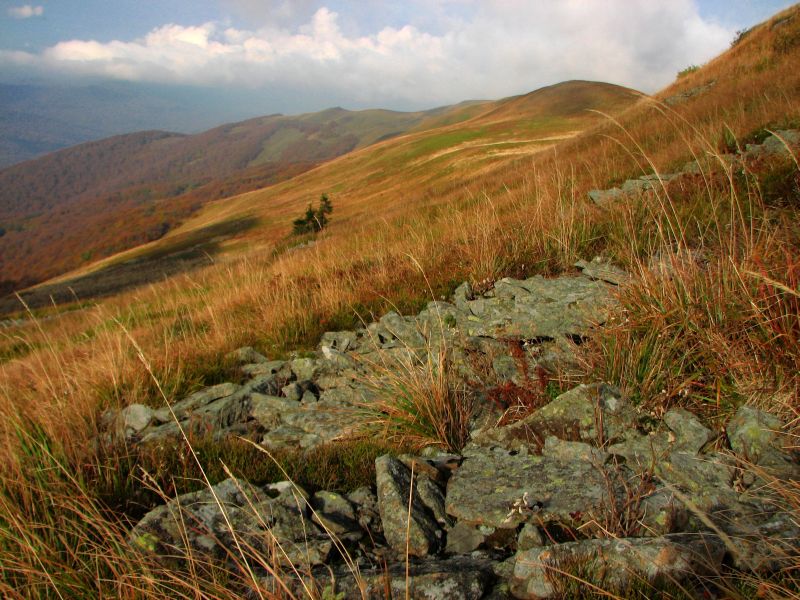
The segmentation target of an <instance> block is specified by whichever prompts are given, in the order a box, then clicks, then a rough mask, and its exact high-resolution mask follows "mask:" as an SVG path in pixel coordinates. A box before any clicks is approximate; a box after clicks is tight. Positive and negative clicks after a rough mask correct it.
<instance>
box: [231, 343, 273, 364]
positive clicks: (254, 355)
mask: <svg viewBox="0 0 800 600" xmlns="http://www.w3.org/2000/svg"><path fill="white" fill-rule="evenodd" d="M225 358H227V359H228V360H232V361H234V362H236V363H237V364H239V365H246V364H258V363H266V362H269V359H267V357H266V356H264V355H263V354H261V353H259V352H257V351H256V350H255V348H251V347H250V346H245V347H243V348H237V349H236V350H234V351H233V352H229V353H228V354H226V355H225Z"/></svg>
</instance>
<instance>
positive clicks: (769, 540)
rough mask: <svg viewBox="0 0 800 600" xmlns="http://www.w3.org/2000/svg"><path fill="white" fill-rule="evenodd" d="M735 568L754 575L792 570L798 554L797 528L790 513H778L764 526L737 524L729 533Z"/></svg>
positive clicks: (797, 525)
mask: <svg viewBox="0 0 800 600" xmlns="http://www.w3.org/2000/svg"><path fill="white" fill-rule="evenodd" d="M728 533H729V535H731V537H732V539H734V540H735V544H734V545H733V547H732V548H729V550H730V551H731V554H732V556H733V563H734V566H736V568H738V569H742V570H747V571H753V572H774V571H778V570H779V569H791V568H793V567H794V566H795V565H796V563H797V556H798V552H800V525H799V524H798V523H797V522H796V519H795V518H793V517H792V516H791V515H790V514H787V513H778V514H776V515H774V516H773V517H771V518H770V519H768V520H767V521H765V522H763V523H759V524H756V525H748V524H747V523H736V524H734V527H733V528H732V529H731V530H729V532H728Z"/></svg>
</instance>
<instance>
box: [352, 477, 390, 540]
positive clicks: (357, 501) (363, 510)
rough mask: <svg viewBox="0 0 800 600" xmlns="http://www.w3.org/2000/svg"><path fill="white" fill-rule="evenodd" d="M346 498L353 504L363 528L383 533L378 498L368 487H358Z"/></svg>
mask: <svg viewBox="0 0 800 600" xmlns="http://www.w3.org/2000/svg"><path fill="white" fill-rule="evenodd" d="M347 499H348V500H349V501H350V502H351V503H352V504H353V506H355V511H356V517H357V519H358V523H359V524H360V525H361V527H363V528H364V529H367V530H369V531H372V532H375V533H383V528H382V526H381V522H380V521H381V516H380V512H379V510H378V498H377V496H376V495H375V493H374V492H373V491H372V490H371V489H370V488H368V487H360V488H358V489H356V490H353V491H352V492H350V493H349V494H347Z"/></svg>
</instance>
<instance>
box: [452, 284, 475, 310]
mask: <svg viewBox="0 0 800 600" xmlns="http://www.w3.org/2000/svg"><path fill="white" fill-rule="evenodd" d="M474 299H475V295H474V294H473V292H472V286H471V285H470V284H469V281H465V282H464V283H462V284H461V285H460V286H458V287H457V288H456V289H455V291H454V292H453V303H454V304H455V305H456V308H458V309H459V310H463V311H466V310H469V305H468V304H467V302H469V301H470V300H474Z"/></svg>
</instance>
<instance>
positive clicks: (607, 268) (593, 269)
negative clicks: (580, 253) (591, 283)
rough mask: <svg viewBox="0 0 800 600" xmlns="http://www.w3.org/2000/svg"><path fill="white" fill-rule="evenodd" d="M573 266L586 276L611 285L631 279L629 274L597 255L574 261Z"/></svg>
mask: <svg viewBox="0 0 800 600" xmlns="http://www.w3.org/2000/svg"><path fill="white" fill-rule="evenodd" d="M575 266H576V267H577V268H578V269H580V270H581V271H583V274H584V275H586V276H587V277H591V278H592V279H597V280H599V281H605V282H606V283H611V284H613V285H623V284H625V283H628V282H629V281H630V279H631V276H630V274H628V273H626V272H625V271H623V270H622V269H620V268H619V267H615V266H614V265H612V264H611V263H610V262H608V261H605V260H603V259H602V258H600V257H599V256H596V257H594V259H592V260H591V261H585V260H579V261H578V262H576V263H575Z"/></svg>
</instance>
